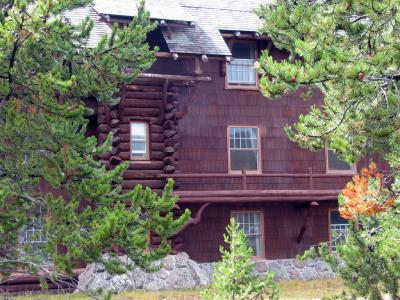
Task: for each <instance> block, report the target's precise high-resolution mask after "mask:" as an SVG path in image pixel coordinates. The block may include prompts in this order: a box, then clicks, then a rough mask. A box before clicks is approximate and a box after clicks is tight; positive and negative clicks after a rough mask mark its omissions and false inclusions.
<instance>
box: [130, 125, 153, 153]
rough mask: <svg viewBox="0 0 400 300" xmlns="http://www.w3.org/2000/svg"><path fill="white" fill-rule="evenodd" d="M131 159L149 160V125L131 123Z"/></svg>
mask: <svg viewBox="0 0 400 300" xmlns="http://www.w3.org/2000/svg"><path fill="white" fill-rule="evenodd" d="M131 159H133V160H149V159H150V156H149V124H148V123H146V122H131Z"/></svg>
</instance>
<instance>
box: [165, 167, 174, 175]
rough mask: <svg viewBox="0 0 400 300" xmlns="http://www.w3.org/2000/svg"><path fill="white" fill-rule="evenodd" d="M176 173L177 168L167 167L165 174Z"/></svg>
mask: <svg viewBox="0 0 400 300" xmlns="http://www.w3.org/2000/svg"><path fill="white" fill-rule="evenodd" d="M174 172H175V167H174V166H165V167H164V173H165V174H172V173H174Z"/></svg>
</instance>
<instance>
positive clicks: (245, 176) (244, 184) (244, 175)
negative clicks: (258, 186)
mask: <svg viewBox="0 0 400 300" xmlns="http://www.w3.org/2000/svg"><path fill="white" fill-rule="evenodd" d="M242 183H243V189H244V190H247V175H246V170H245V169H242Z"/></svg>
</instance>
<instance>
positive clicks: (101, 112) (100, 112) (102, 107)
mask: <svg viewBox="0 0 400 300" xmlns="http://www.w3.org/2000/svg"><path fill="white" fill-rule="evenodd" d="M105 113H106V106H105V105H99V106H98V108H97V112H96V114H97V115H104V114H105Z"/></svg>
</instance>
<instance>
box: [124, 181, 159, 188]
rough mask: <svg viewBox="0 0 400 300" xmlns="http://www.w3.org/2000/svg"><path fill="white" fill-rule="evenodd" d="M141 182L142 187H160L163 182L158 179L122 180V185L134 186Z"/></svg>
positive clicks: (125, 186)
mask: <svg viewBox="0 0 400 300" xmlns="http://www.w3.org/2000/svg"><path fill="white" fill-rule="evenodd" d="M138 184H141V185H142V186H143V187H146V186H148V187H150V188H151V189H162V188H164V186H165V183H164V182H163V181H160V180H149V179H148V180H124V182H123V184H122V187H123V188H124V189H129V188H134V187H135V186H136V185H138Z"/></svg>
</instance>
